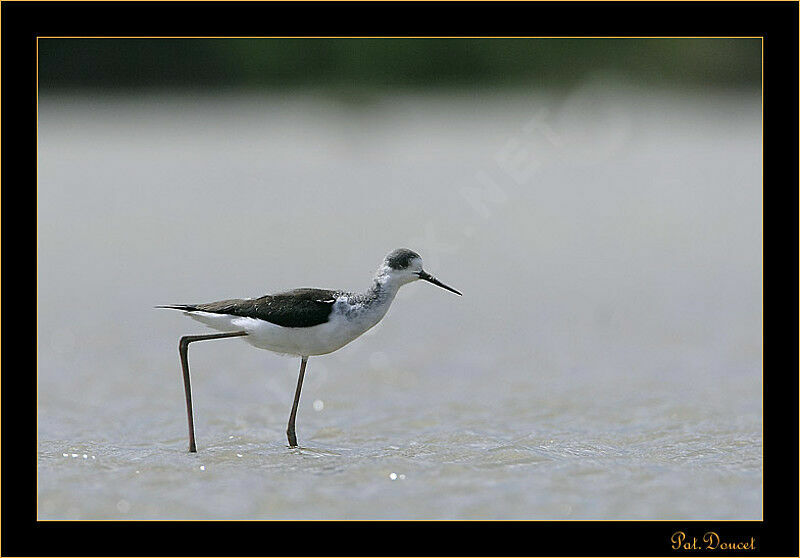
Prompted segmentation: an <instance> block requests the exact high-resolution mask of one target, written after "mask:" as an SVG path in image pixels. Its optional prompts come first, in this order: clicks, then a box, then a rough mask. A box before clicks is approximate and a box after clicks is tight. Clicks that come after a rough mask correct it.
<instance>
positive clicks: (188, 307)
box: [153, 304, 196, 312]
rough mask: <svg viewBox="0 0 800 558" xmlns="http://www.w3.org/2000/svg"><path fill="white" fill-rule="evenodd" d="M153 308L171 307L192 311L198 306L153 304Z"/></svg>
mask: <svg viewBox="0 0 800 558" xmlns="http://www.w3.org/2000/svg"><path fill="white" fill-rule="evenodd" d="M153 308H169V309H171V310H183V311H184V312H191V311H192V310H195V309H196V307H195V306H192V305H191V304H163V305H159V306H153Z"/></svg>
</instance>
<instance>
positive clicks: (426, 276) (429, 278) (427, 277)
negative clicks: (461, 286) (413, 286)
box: [417, 271, 464, 296]
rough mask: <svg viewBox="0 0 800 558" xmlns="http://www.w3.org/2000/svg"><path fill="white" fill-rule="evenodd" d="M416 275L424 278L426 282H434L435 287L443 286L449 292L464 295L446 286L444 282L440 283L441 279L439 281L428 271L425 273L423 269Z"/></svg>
mask: <svg viewBox="0 0 800 558" xmlns="http://www.w3.org/2000/svg"><path fill="white" fill-rule="evenodd" d="M417 275H419V278H420V279H424V280H425V281H427V282H428V283H433V284H434V285H436V286H437V287H441V288H443V289H447V290H448V291H450V292H451V293H456V294H457V295H458V296H464V295H462V294H461V293H460V292H458V291H457V290H455V289H454V288H453V287H448V286H447V285H445V284H444V283H442V282H441V281H439V280H438V279H437V278H436V277H434V276H433V275H431V274H430V273H426V272H424V271H420V272H419V273H418V274H417Z"/></svg>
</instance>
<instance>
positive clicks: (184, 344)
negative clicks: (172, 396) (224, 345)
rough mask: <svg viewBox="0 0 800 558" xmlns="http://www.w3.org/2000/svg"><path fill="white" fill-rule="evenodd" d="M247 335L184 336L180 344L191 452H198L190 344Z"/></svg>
mask: <svg viewBox="0 0 800 558" xmlns="http://www.w3.org/2000/svg"><path fill="white" fill-rule="evenodd" d="M243 335H247V332H246V331H236V332H233V333H212V334H211V335H184V336H183V337H181V340H180V341H179V342H178V353H180V355H181V368H183V388H184V389H185V390H186V414H187V415H188V417H189V451H190V452H193V453H194V452H197V446H196V445H195V443H194V417H193V416H192V386H191V384H190V383H189V343H193V342H194V341H205V340H207V339H224V338H226V337H241V336H243Z"/></svg>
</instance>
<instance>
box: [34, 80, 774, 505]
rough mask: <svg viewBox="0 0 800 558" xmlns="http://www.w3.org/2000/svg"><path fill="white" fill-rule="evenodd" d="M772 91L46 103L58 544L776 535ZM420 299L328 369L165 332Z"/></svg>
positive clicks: (50, 491) (42, 435) (48, 363)
mask: <svg viewBox="0 0 800 558" xmlns="http://www.w3.org/2000/svg"><path fill="white" fill-rule="evenodd" d="M760 131H761V123H760V99H759V96H758V92H747V91H745V92H742V91H739V92H725V91H722V92H714V93H712V94H703V95H700V94H694V93H690V92H685V93H681V92H656V91H649V90H624V89H623V90H609V89H606V88H605V87H604V86H601V85H597V84H595V85H593V84H591V83H589V84H587V85H586V86H585V87H582V88H579V89H576V90H574V91H570V92H566V93H559V94H556V93H552V92H550V93H537V92H531V93H530V94H522V93H519V94H515V95H512V96H501V95H499V94H489V93H486V94H473V93H462V94H458V95H451V96H444V95H442V96H415V95H400V96H395V97H381V96H377V97H374V98H371V97H364V98H363V99H360V100H358V102H349V101H347V100H344V99H338V100H337V99H331V98H327V97H322V96H317V95H311V94H309V95H300V96H295V97H291V98H290V97H281V96H261V95H256V94H252V95H207V96H186V95H184V96H177V95H166V94H149V95H140V96H138V97H136V98H133V97H92V96H74V97H55V96H44V97H43V98H41V99H40V113H39V147H40V150H39V173H40V174H39V186H38V188H39V190H38V232H39V239H38V265H39V267H38V280H39V289H38V293H39V301H38V302H39V307H38V313H39V316H38V317H39V320H38V323H39V331H38V350H39V355H38V356H39V377H38V398H39V423H38V436H39V454H38V513H39V518H40V519H106V518H109V519H119V518H123V519H198V518H199V519H709V518H714V519H760V518H761V505H762V492H761V489H762V461H761V460H762V420H761V412H762V406H761V395H762V385H761V355H762V336H761V239H762V235H761V207H762V203H761V144H760ZM401 246H406V247H409V248H412V249H414V250H416V251H419V252H420V253H421V254H422V255H423V258H424V259H425V262H426V269H428V270H429V271H430V272H432V273H434V274H435V275H436V276H437V277H439V278H441V280H442V281H444V282H446V283H448V284H451V285H453V286H454V287H455V288H457V289H459V290H461V291H462V292H463V293H464V296H463V297H457V296H455V295H452V294H451V293H448V292H446V291H443V290H441V289H437V288H435V287H433V286H432V285H428V284H421V283H418V284H413V285H410V286H406V287H404V288H403V289H402V290H401V292H400V293H399V295H398V297H397V299H396V300H395V303H394V305H393V307H392V308H391V309H390V311H389V313H388V315H387V317H386V318H385V320H384V321H383V322H382V323H381V324H379V325H378V326H377V327H376V328H375V329H373V330H372V331H370V332H369V333H368V334H367V335H365V336H364V337H362V338H360V339H358V340H357V341H355V342H353V343H352V344H350V345H348V346H347V347H345V348H343V349H342V350H340V351H338V352H336V353H334V354H331V355H327V356H324V357H312V358H311V359H310V360H309V367H308V372H307V375H306V381H305V386H304V390H303V396H302V399H301V402H300V410H299V417H298V438H299V440H300V445H301V448H299V449H296V450H290V449H288V448H287V447H286V446H287V444H286V438H285V428H286V420H287V418H288V414H289V410H290V407H291V402H292V395H293V393H294V385H295V382H296V378H297V370H298V367H299V359H289V358H286V357H280V356H276V355H273V354H271V353H268V352H265V351H258V350H256V349H254V348H252V347H250V346H249V345H247V344H245V343H243V342H242V341H241V340H224V341H212V342H205V343H196V344H193V345H192V348H191V350H190V355H191V362H192V373H193V377H192V379H193V388H194V398H195V401H194V406H195V415H196V417H195V418H196V428H197V436H198V446H199V452H198V453H197V454H195V455H192V454H189V453H187V451H186V449H187V433H186V417H185V407H184V401H183V386H182V380H181V374H180V367H179V361H178V354H177V340H178V337H179V336H181V335H183V334H186V333H201V332H204V331H207V330H204V329H203V326H202V325H200V324H197V323H196V322H193V321H191V320H189V319H187V318H185V317H183V316H181V315H180V314H179V313H176V312H170V311H165V310H156V309H153V306H154V305H156V304H164V303H187V302H207V301H211V300H218V299H222V298H230V297H247V296H258V295H261V294H264V293H267V292H275V291H278V290H281V289H285V288H293V287H299V286H314V287H327V288H344V289H361V288H364V287H366V286H367V285H368V284H369V279H370V275H371V273H372V272H373V270H374V269H375V268H376V267H377V265H378V263H379V262H380V260H381V258H382V257H383V256H384V255H385V254H386V253H387V252H389V251H390V250H392V249H394V248H397V247H401Z"/></svg>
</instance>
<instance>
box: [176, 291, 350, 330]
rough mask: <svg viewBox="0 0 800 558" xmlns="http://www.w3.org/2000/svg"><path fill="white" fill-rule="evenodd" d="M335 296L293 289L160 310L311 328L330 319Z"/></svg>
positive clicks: (334, 292)
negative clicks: (196, 312)
mask: <svg viewBox="0 0 800 558" xmlns="http://www.w3.org/2000/svg"><path fill="white" fill-rule="evenodd" d="M338 295H339V293H338V292H337V291H329V290H325V289H294V290H291V291H286V292H284V293H277V294H273V295H264V296H262V297H259V298H248V299H238V298H237V299H231V300H220V301H219V302H209V303H206V304H175V305H169V306H162V307H161V308H175V309H176V310H185V311H187V312H192V311H200V312H210V313H212V314H230V315H233V316H242V317H245V318H257V319H259V320H264V321H267V322H270V323H273V324H275V325H279V326H283V327H312V326H315V325H319V324H324V323H326V322H327V321H328V320H329V319H330V315H331V311H332V310H333V303H334V302H336V297H337V296H338Z"/></svg>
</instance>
